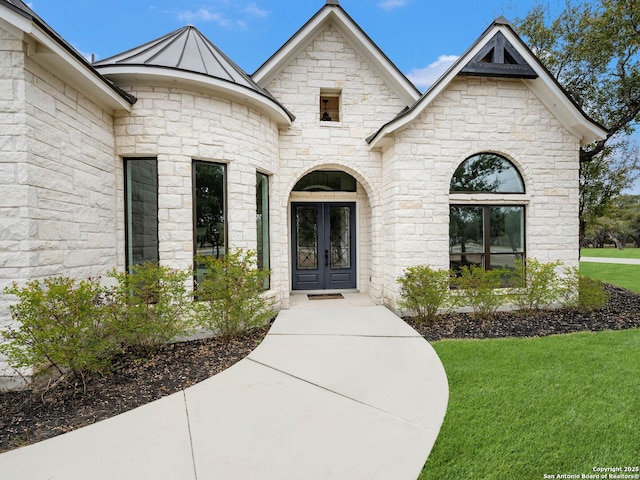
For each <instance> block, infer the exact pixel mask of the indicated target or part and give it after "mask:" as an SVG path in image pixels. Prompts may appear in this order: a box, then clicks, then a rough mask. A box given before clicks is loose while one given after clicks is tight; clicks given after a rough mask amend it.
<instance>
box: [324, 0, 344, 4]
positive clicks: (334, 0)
mask: <svg viewBox="0 0 640 480" xmlns="http://www.w3.org/2000/svg"><path fill="white" fill-rule="evenodd" d="M325 5H340V0H327V3H326V4H325Z"/></svg>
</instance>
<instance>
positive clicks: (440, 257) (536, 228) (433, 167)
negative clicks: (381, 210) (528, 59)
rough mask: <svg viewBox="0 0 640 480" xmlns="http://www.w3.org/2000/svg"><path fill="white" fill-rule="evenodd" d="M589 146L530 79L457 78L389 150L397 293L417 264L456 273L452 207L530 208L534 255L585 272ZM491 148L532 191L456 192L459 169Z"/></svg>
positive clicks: (391, 266) (391, 267)
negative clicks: (583, 158)
mask: <svg viewBox="0 0 640 480" xmlns="http://www.w3.org/2000/svg"><path fill="white" fill-rule="evenodd" d="M579 147H580V145H579V140H578V138H576V137H575V136H574V135H572V134H571V133H570V132H569V131H567V130H566V129H565V128H564V127H563V126H562V125H561V124H560V123H559V122H558V120H557V119H556V118H555V117H554V116H553V114H552V113H551V112H550V111H549V110H548V109H547V108H546V107H545V106H544V105H543V104H542V103H541V102H540V101H539V100H538V99H537V98H536V96H535V95H534V94H533V93H532V92H531V90H529V89H528V88H527V86H526V84H525V83H524V82H523V81H518V80H507V79H491V78H476V77H459V78H458V79H456V80H455V81H454V82H452V84H451V85H450V86H449V87H448V88H447V89H446V90H445V91H444V92H443V93H442V94H441V95H440V96H439V97H438V98H437V99H435V101H434V102H433V103H432V104H431V105H430V106H429V107H428V108H427V110H426V111H425V112H424V113H423V114H422V115H421V117H420V118H419V119H418V120H417V121H415V122H414V123H413V124H412V125H411V126H409V127H408V128H407V129H405V130H404V131H402V132H400V133H399V134H398V135H397V136H396V138H395V140H394V145H393V147H392V148H391V149H389V150H388V151H386V152H385V159H384V163H385V173H384V175H385V182H387V184H388V187H387V189H388V190H390V191H393V192H395V193H396V195H394V196H393V197H394V200H393V201H392V202H391V203H390V205H388V206H387V207H385V208H388V213H387V214H386V215H385V217H386V218H387V219H388V221H390V222H392V224H393V228H392V230H393V232H394V233H393V234H392V236H395V237H396V238H402V240H401V241H399V242H398V243H397V244H396V245H397V248H396V251H395V253H394V254H393V255H391V256H389V257H388V258H387V262H386V265H385V273H386V274H387V276H386V277H385V278H386V281H387V282H388V286H389V288H392V284H391V280H392V279H393V278H394V277H397V276H400V275H402V272H403V270H404V268H406V267H407V266H409V265H415V264H430V265H431V266H433V267H439V268H448V266H449V254H448V252H449V250H448V239H449V237H448V225H449V204H450V203H451V202H455V203H460V202H478V203H483V202H484V203H487V202H488V203H492V204H522V205H525V208H526V213H525V215H526V219H525V228H526V253H527V256H529V257H534V258H537V259H539V260H540V261H543V262H547V261H554V260H562V261H563V262H564V263H565V264H567V265H568V266H574V265H577V263H578V204H579V185H578V169H579V162H578V150H579ZM482 151H490V152H495V153H498V154H501V155H503V156H505V157H506V158H508V159H509V160H511V161H512V162H513V163H514V164H515V165H516V167H518V169H519V171H520V173H521V175H522V177H523V179H524V182H525V188H526V194H524V195H508V196H495V195H478V194H474V195H462V194H454V195H450V194H449V184H450V180H451V177H452V175H453V173H454V171H455V169H456V168H457V166H458V165H459V164H460V163H461V162H462V161H464V160H465V159H466V158H468V157H470V156H471V155H473V154H475V153H479V152H482ZM390 240H391V239H390ZM396 288H397V287H396Z"/></svg>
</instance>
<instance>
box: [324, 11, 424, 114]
mask: <svg viewBox="0 0 640 480" xmlns="http://www.w3.org/2000/svg"><path fill="white" fill-rule="evenodd" d="M335 15H344V14H343V13H342V12H340V13H335ZM341 20H342V21H341V22H336V24H335V26H336V28H337V29H338V30H339V31H340V32H341V33H342V34H343V35H344V36H345V37H346V38H347V40H349V41H350V43H351V46H353V47H354V48H355V49H356V51H357V52H358V53H359V54H360V55H361V56H362V57H364V58H365V60H366V61H367V62H368V63H369V64H370V65H373V66H377V68H376V71H377V73H378V74H379V75H381V76H382V77H383V78H384V79H385V81H386V82H387V83H388V84H389V85H391V86H392V87H393V88H394V90H395V91H396V93H397V94H398V95H400V97H401V98H402V100H403V101H404V102H405V103H406V105H407V106H410V105H413V104H414V103H415V102H417V101H418V99H419V98H420V96H421V94H420V92H419V91H418V90H417V89H416V87H415V86H414V85H413V84H412V83H411V82H410V81H409V80H408V79H407V78H406V77H405V76H404V75H402V74H401V73H400V71H399V70H398V69H397V68H396V66H395V65H394V64H393V63H392V62H391V61H390V60H389V59H388V58H387V57H386V56H385V55H384V54H383V53H382V52H381V51H380V49H379V48H378V47H377V46H376V45H375V44H373V43H372V40H371V39H370V38H369V37H368V36H366V34H364V33H363V32H362V30H361V29H359V28H354V26H353V23H352V22H351V21H349V19H348V18H342V19H341Z"/></svg>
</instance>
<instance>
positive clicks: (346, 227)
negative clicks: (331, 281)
mask: <svg viewBox="0 0 640 480" xmlns="http://www.w3.org/2000/svg"><path fill="white" fill-rule="evenodd" d="M329 211H330V214H329V218H330V226H329V242H330V244H331V249H330V250H331V268H333V269H339V268H351V226H350V220H351V209H350V208H349V207H334V206H331V207H330V208H329Z"/></svg>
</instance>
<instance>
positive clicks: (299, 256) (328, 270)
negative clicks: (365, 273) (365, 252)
mask: <svg viewBox="0 0 640 480" xmlns="http://www.w3.org/2000/svg"><path fill="white" fill-rule="evenodd" d="M363 206H365V208H366V209H367V211H369V207H368V201H367V195H366V192H365V191H364V189H363V188H362V186H361V185H359V184H358V182H357V180H356V179H355V178H354V177H353V176H351V175H350V174H348V173H346V172H344V171H339V170H314V171H312V172H310V173H308V174H306V175H305V176H303V177H302V178H301V179H300V180H299V181H298V182H297V183H296V185H295V187H294V188H293V190H292V192H291V202H290V208H291V209H290V221H291V224H290V228H291V258H292V262H291V273H292V280H291V288H292V289H293V290H348V289H355V288H358V286H359V275H360V273H361V268H362V266H361V265H359V262H358V259H359V258H360V255H359V254H360V252H359V248H360V246H361V242H360V241H359V238H358V235H359V234H360V233H361V231H362V230H363V229H362V223H363V218H362V217H363V215H362V207H363ZM364 216H365V217H367V218H368V217H369V215H364ZM365 221H368V220H365Z"/></svg>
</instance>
